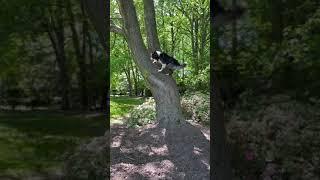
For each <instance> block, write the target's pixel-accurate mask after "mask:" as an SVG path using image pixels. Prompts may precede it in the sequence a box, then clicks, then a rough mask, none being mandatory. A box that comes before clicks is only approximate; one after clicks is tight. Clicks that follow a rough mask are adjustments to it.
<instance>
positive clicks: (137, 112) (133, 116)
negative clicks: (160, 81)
mask: <svg viewBox="0 0 320 180" xmlns="http://www.w3.org/2000/svg"><path fill="white" fill-rule="evenodd" d="M155 120H156V111H155V102H154V99H152V98H148V99H146V101H145V102H144V103H143V104H141V105H139V106H137V107H135V108H134V109H132V110H131V111H130V114H129V118H128V121H127V124H128V126H129V127H138V126H143V125H146V124H149V123H152V122H154V121H155Z"/></svg>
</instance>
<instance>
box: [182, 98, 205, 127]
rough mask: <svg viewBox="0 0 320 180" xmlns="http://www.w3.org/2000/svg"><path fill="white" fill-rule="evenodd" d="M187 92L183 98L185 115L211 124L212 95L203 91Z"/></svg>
mask: <svg viewBox="0 0 320 180" xmlns="http://www.w3.org/2000/svg"><path fill="white" fill-rule="evenodd" d="M186 94H188V95H187V96H184V97H183V98H182V100H181V105H182V110H183V112H184V115H185V117H186V118H188V119H189V118H190V119H191V120H193V121H196V122H201V123H204V124H206V125H210V96H209V95H208V94H204V93H201V92H194V93H186Z"/></svg>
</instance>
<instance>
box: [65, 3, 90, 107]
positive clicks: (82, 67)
mask: <svg viewBox="0 0 320 180" xmlns="http://www.w3.org/2000/svg"><path fill="white" fill-rule="evenodd" d="M71 7H72V5H71V2H70V0H69V1H67V12H68V14H69V18H70V20H69V26H70V29H71V32H72V41H73V47H74V50H75V54H76V60H77V63H78V66H79V75H78V78H79V87H80V94H81V95H80V96H81V108H82V110H87V109H88V106H89V104H88V88H87V67H86V63H85V53H86V40H85V37H86V33H87V32H86V29H87V22H86V20H83V22H82V28H83V29H82V35H83V39H82V51H81V47H80V38H79V35H78V32H77V30H76V26H75V18H74V15H73V12H72V9H71ZM81 9H82V15H83V19H84V17H85V14H84V9H83V5H82V3H81Z"/></svg>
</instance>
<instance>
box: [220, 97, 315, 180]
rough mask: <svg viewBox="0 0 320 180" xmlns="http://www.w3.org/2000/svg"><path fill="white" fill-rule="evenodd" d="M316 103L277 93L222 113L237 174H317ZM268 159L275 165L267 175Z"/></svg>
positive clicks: (283, 176) (298, 176) (310, 176)
mask: <svg viewBox="0 0 320 180" xmlns="http://www.w3.org/2000/svg"><path fill="white" fill-rule="evenodd" d="M284 98H285V99H284ZM318 106H319V105H316V106H311V105H307V104H302V103H299V102H297V101H294V100H291V99H288V97H287V96H285V95H277V96H272V97H255V98H252V100H248V101H246V103H245V104H243V103H241V104H240V105H239V106H238V107H237V108H235V109H234V110H232V111H228V112H227V113H225V114H226V115H227V119H228V125H227V132H228V134H229V135H228V139H229V142H230V143H231V145H232V146H231V147H232V152H233V155H232V157H233V165H234V169H235V172H236V176H237V177H240V178H246V177H249V176H251V177H256V178H259V177H261V176H262V177H264V176H273V177H274V178H276V177H277V178H280V179H314V178H316V177H318V175H319V172H318V170H317V167H318V166H319V161H318V160H319V158H320V157H319V153H317V152H319V147H318V146H317V145H316V144H319V142H320V139H319V136H317V133H318V131H319V127H320V126H319V123H318V119H317V116H318V115H319V113H318V111H317V109H318V108H319V107H318ZM268 162H269V165H270V164H273V166H275V168H274V170H272V172H271V174H269V175H267V174H268V173H266V171H268V170H270V169H268V168H269V165H267V163H268ZM270 162H272V163H270ZM266 178H267V177H266Z"/></svg>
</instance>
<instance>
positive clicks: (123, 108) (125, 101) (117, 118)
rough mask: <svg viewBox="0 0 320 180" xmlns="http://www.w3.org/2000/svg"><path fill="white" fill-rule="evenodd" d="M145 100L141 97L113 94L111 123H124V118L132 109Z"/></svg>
mask: <svg viewBox="0 0 320 180" xmlns="http://www.w3.org/2000/svg"><path fill="white" fill-rule="evenodd" d="M144 101H145V99H144V98H141V97H128V96H120V97H116V96H111V98H110V112H111V119H110V123H111V124H123V122H122V119H123V117H124V116H126V115H127V114H128V113H129V112H130V110H132V109H133V108H134V107H135V106H138V105H140V104H142V103H143V102H144Z"/></svg>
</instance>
